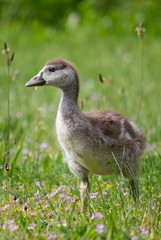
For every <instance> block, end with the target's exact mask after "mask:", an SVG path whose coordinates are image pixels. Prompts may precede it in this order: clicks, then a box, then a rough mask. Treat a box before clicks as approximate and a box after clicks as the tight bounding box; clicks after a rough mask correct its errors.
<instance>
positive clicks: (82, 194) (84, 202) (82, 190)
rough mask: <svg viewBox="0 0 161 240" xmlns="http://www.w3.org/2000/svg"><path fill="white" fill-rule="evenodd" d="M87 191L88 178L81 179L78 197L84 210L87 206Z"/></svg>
mask: <svg viewBox="0 0 161 240" xmlns="http://www.w3.org/2000/svg"><path fill="white" fill-rule="evenodd" d="M88 193H89V180H88V178H87V179H86V180H83V181H82V182H81V184H80V197H81V202H82V210H83V211H84V210H86V208H87V197H88Z"/></svg>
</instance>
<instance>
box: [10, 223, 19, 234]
mask: <svg viewBox="0 0 161 240" xmlns="http://www.w3.org/2000/svg"><path fill="white" fill-rule="evenodd" d="M9 229H10V230H11V231H12V232H14V231H16V230H17V229H18V226H16V225H14V224H11V225H10V226H9Z"/></svg>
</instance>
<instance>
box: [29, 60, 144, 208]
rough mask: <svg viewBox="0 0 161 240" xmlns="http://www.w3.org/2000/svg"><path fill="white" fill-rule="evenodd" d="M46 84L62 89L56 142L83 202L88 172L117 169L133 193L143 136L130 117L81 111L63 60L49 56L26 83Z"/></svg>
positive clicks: (76, 83) (75, 87)
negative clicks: (78, 183) (128, 181)
mask: <svg viewBox="0 0 161 240" xmlns="http://www.w3.org/2000/svg"><path fill="white" fill-rule="evenodd" d="M39 85H50V86H55V87H58V88H60V89H61V90H62V98H61V101H60V104H59V109H58V114H57V118H56V131H57V137H58V141H59V144H60V146H61V148H62V151H63V153H64V155H65V160H66V162H67V164H68V166H69V168H70V169H71V170H72V172H74V173H75V174H76V175H77V176H78V177H80V178H81V179H82V181H83V182H82V184H81V198H82V201H83V204H84V201H85V197H86V194H87V188H89V181H88V176H89V173H90V172H91V171H92V172H93V173H96V174H99V175H110V174H113V173H114V172H115V173H117V174H118V173H119V172H120V171H121V172H122V173H123V175H124V176H125V177H127V178H129V180H130V184H131V186H132V190H133V194H134V197H135V196H136V194H137V193H136V192H137V191H136V184H135V177H136V176H137V174H138V170H139V159H140V157H141V155H142V154H143V151H144V149H145V145H146V139H145V136H144V135H143V133H142V131H141V130H140V129H139V128H138V127H137V126H136V124H134V123H133V122H131V121H130V120H128V119H127V118H126V117H124V116H123V115H121V114H119V113H115V112H112V111H92V112H88V113H83V112H82V111H81V110H80V109H79V107H78V104H77V99H78V94H79V79H78V74H77V72H76V70H75V69H74V67H73V66H72V65H71V64H69V63H68V62H65V61H64V60H52V61H49V62H48V63H47V65H46V66H45V67H44V68H43V69H42V70H41V71H40V73H39V74H38V75H37V76H35V77H34V78H33V79H31V80H30V81H29V82H28V83H27V84H26V86H39Z"/></svg>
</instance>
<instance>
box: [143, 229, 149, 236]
mask: <svg viewBox="0 0 161 240" xmlns="http://www.w3.org/2000/svg"><path fill="white" fill-rule="evenodd" d="M148 233H149V230H146V229H145V228H142V229H141V235H147V234H148Z"/></svg>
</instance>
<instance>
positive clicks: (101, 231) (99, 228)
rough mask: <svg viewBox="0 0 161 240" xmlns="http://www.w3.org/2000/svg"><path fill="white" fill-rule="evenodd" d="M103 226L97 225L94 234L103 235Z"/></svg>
mask: <svg viewBox="0 0 161 240" xmlns="http://www.w3.org/2000/svg"><path fill="white" fill-rule="evenodd" d="M104 228H105V226H104V225H103V224H97V226H96V229H95V232H98V234H101V233H104Z"/></svg>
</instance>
